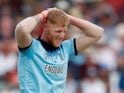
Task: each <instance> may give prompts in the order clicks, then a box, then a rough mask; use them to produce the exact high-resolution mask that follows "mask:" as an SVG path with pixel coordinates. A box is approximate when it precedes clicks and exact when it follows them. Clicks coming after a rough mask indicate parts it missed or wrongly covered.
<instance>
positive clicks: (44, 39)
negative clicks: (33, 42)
mask: <svg viewBox="0 0 124 93" xmlns="http://www.w3.org/2000/svg"><path fill="white" fill-rule="evenodd" d="M40 39H41V40H43V41H45V42H47V43H49V42H48V39H47V34H46V31H43V33H42V35H41V37H40Z"/></svg>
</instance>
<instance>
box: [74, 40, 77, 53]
mask: <svg viewBox="0 0 124 93" xmlns="http://www.w3.org/2000/svg"><path fill="white" fill-rule="evenodd" d="M74 50H75V55H77V54H78V52H77V47H76V39H75V38H74Z"/></svg>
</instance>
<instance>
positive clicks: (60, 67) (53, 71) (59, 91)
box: [18, 39, 75, 93]
mask: <svg viewBox="0 0 124 93" xmlns="http://www.w3.org/2000/svg"><path fill="white" fill-rule="evenodd" d="M74 52H75V49H74V39H70V40H66V41H64V42H63V43H62V44H61V46H60V47H59V48H58V49H56V50H55V51H52V52H51V51H46V50H45V49H44V47H43V46H42V44H41V43H40V41H39V40H36V39H33V41H32V44H31V46H30V47H29V48H28V49H26V50H25V51H21V52H19V63H18V78H19V86H20V93H64V88H65V83H66V76H67V66H68V59H69V56H70V55H74Z"/></svg>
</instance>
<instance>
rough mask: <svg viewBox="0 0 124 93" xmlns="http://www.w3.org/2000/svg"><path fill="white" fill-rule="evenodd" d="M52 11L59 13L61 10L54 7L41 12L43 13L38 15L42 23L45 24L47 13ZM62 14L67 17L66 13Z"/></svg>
mask: <svg viewBox="0 0 124 93" xmlns="http://www.w3.org/2000/svg"><path fill="white" fill-rule="evenodd" d="M52 10H59V11H62V10H60V9H58V8H56V7H54V8H47V9H46V10H43V11H42V12H41V13H40V15H42V20H43V22H46V18H47V15H48V13H49V12H50V11H52ZM62 12H63V13H64V14H65V15H66V16H68V14H67V13H65V12H64V11H62ZM68 17H69V16H68Z"/></svg>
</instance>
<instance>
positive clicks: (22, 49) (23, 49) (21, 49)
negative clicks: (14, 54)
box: [18, 40, 33, 51]
mask: <svg viewBox="0 0 124 93" xmlns="http://www.w3.org/2000/svg"><path fill="white" fill-rule="evenodd" d="M32 41H33V40H32ZM31 44H32V42H31ZM31 44H30V45H29V46H27V47H24V48H20V47H19V46H18V49H19V51H25V50H26V49H28V48H29V47H30V46H31Z"/></svg>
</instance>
